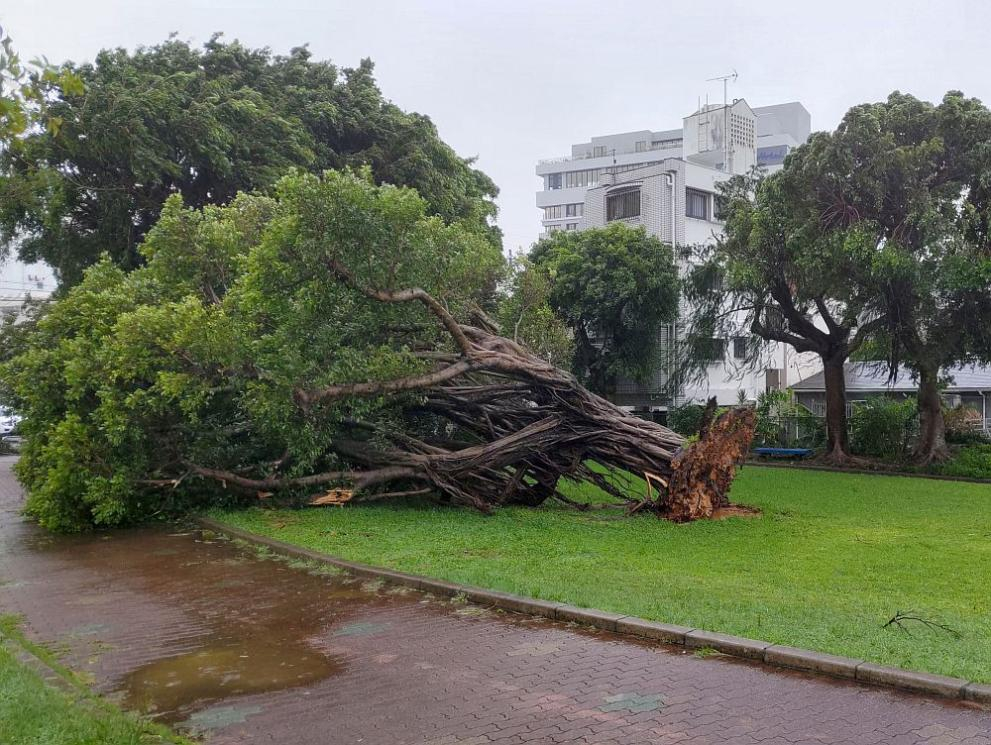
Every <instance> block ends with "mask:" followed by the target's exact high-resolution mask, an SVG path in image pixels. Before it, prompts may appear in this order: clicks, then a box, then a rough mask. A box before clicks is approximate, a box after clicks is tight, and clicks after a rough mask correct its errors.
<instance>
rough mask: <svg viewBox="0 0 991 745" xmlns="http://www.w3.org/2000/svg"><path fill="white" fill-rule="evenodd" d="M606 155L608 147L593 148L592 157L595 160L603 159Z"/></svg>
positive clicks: (598, 146)
mask: <svg viewBox="0 0 991 745" xmlns="http://www.w3.org/2000/svg"><path fill="white" fill-rule="evenodd" d="M605 154H606V146H605V145H596V146H595V147H594V148H592V157H593V158H601V157H602V156H603V155H605Z"/></svg>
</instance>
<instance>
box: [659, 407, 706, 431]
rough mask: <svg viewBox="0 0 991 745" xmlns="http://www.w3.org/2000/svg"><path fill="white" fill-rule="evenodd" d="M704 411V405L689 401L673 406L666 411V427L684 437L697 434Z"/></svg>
mask: <svg viewBox="0 0 991 745" xmlns="http://www.w3.org/2000/svg"><path fill="white" fill-rule="evenodd" d="M704 411H705V407H704V406H703V405H702V404H692V403H689V404H682V405H681V406H675V407H673V408H672V409H671V410H670V411H669V412H668V428H669V429H673V430H674V431H675V432H677V433H678V434H679V435H684V436H685V437H691V436H692V435H697V434H698V432H699V426H700V425H701V424H702V412H704Z"/></svg>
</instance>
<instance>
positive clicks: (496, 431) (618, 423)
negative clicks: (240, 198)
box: [187, 263, 754, 521]
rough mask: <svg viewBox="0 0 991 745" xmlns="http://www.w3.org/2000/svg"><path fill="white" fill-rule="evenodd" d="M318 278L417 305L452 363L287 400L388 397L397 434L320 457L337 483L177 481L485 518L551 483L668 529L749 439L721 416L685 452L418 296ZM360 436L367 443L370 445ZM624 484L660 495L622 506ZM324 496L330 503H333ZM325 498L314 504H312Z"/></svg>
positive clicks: (691, 513)
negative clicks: (664, 520)
mask: <svg viewBox="0 0 991 745" xmlns="http://www.w3.org/2000/svg"><path fill="white" fill-rule="evenodd" d="M331 268H332V271H333V272H334V274H335V275H336V276H337V277H338V278H339V279H340V280H341V281H343V282H345V283H346V284H348V285H350V286H351V287H353V288H354V289H356V290H357V291H358V292H360V293H361V294H363V295H365V296H366V297H368V298H370V299H372V300H375V301H378V302H384V303H404V302H418V303H421V304H422V305H424V306H425V307H426V308H427V309H428V310H429V311H430V312H431V313H432V314H433V315H434V316H435V317H436V318H437V319H438V321H439V322H440V323H441V324H442V325H443V327H444V328H445V330H446V331H447V333H448V334H449V336H450V338H451V341H452V342H453V346H454V349H455V351H454V352H451V353H444V352H439V351H436V350H434V351H432V352H429V353H428V354H425V355H424V358H425V359H429V360H430V361H431V363H432V365H433V367H432V369H430V370H427V371H424V372H421V373H419V374H415V375H410V376H408V377H405V378H400V379H395V380H386V381H370V382H358V383H341V384H335V385H330V386H326V387H323V388H319V389H302V388H301V389H297V390H296V391H295V400H296V403H297V405H298V406H300V407H301V408H302V409H303V410H304V411H305V412H307V413H311V414H313V415H318V414H319V412H320V409H321V407H322V406H323V405H325V404H327V403H331V402H333V401H335V400H338V399H344V398H350V397H362V396H385V395H393V396H401V397H403V398H402V399H401V401H402V402H403V412H404V416H405V420H406V423H407V425H408V426H405V427H403V428H402V429H401V430H396V429H387V428H383V426H382V425H380V424H378V425H377V424H372V423H368V422H353V423H349V425H348V426H351V427H352V428H353V429H354V431H355V436H354V438H353V439H339V440H337V441H335V442H333V443H331V444H330V445H329V446H328V447H329V448H330V450H331V451H332V452H333V453H335V455H337V456H338V457H339V458H341V459H342V460H344V461H346V462H349V463H352V464H357V465H354V466H353V468H352V469H351V470H346V471H330V472H326V473H322V474H315V475H313V476H304V477H294V478H288V477H286V478H280V477H278V476H271V475H269V476H266V477H265V478H259V479H252V478H250V477H247V476H245V475H243V474H235V473H228V472H223V471H218V470H214V469H209V468H204V467H201V466H198V465H194V464H187V465H188V466H189V467H190V469H191V471H193V472H195V473H197V474H199V475H201V476H205V477H209V478H214V479H218V480H222V481H225V482H226V483H229V484H233V485H235V486H239V487H241V488H244V489H248V490H256V491H258V492H259V493H268V492H271V491H275V490H278V489H280V488H296V489H299V488H309V487H316V486H323V487H324V492H326V488H328V487H331V486H335V487H345V488H348V489H350V490H351V491H350V492H349V499H350V500H356V501H357V500H361V499H375V498H384V497H387V496H391V495H394V494H408V493H410V492H416V493H420V492H422V491H423V490H425V489H426V490H430V491H432V492H434V493H436V494H438V495H439V496H440V498H441V499H443V500H445V501H448V502H452V503H456V504H463V505H469V506H471V507H474V508H476V509H479V510H481V511H483V512H489V511H491V510H492V509H493V508H495V507H497V506H499V505H505V504H522V505H530V506H535V505H539V504H541V503H542V502H544V501H545V500H547V499H549V498H561V499H562V500H564V501H568V500H567V499H566V498H565V497H564V495H562V494H561V493H560V492H559V491H558V486H559V482H560V479H561V478H567V479H571V480H575V481H585V482H589V483H592V484H595V485H596V486H599V487H600V488H602V489H604V490H605V491H607V492H608V493H610V494H612V495H613V496H615V497H617V498H619V499H621V500H624V501H626V502H627V503H630V504H631V505H636V507H637V509H646V510H649V511H652V512H655V513H656V514H658V515H661V516H664V517H668V518H670V519H673V520H679V521H684V520H693V519H697V518H702V517H709V516H711V515H712V512H713V510H714V509H716V508H717V507H719V506H721V505H724V504H726V495H727V493H728V491H729V485H730V482H731V481H732V479H733V475H734V473H735V469H736V467H737V465H738V464H739V463H740V461H741V460H742V459H743V457H744V456H745V455H746V453H747V450H748V449H749V445H750V440H751V438H752V436H753V425H754V418H753V412H752V411H742V410H735V411H731V412H728V413H727V414H724V415H723V416H722V417H720V418H719V419H717V420H716V421H715V422H713V423H712V424H711V426H710V427H709V428H708V432H707V433H706V435H705V437H703V438H702V439H700V440H699V441H698V442H696V443H694V444H692V445H689V446H687V447H686V443H685V440H684V438H683V437H681V436H680V435H678V434H677V433H675V432H673V431H672V430H670V429H668V428H666V427H663V426H661V425H659V424H656V423H654V422H651V421H647V420H645V419H641V418H639V417H636V416H634V415H632V414H630V413H629V412H626V411H624V410H622V409H620V408H619V407H618V406H616V405H614V404H612V403H610V402H609V401H607V400H605V399H603V398H601V397H600V396H597V395H595V394H594V393H592V392H590V391H588V390H587V389H586V388H585V387H583V386H582V385H581V384H580V383H579V382H578V381H577V380H576V379H575V377H574V376H572V375H571V374H570V373H568V372H565V371H563V370H561V369H559V368H557V367H555V366H553V365H551V364H549V363H548V362H546V361H544V360H542V359H540V358H539V357H537V356H536V355H534V354H532V353H531V352H529V351H528V350H527V349H525V348H524V347H522V346H521V345H519V344H517V343H516V342H514V341H512V340H510V339H507V338H505V337H502V336H500V335H499V334H498V333H497V330H496V329H495V328H494V327H493V326H492V325H491V324H490V323H489V322H488V321H487V319H485V318H484V316H482V317H476V319H475V325H467V324H462V323H459V322H458V321H457V320H456V319H455V318H454V317H453V316H452V315H451V314H450V313H449V312H448V310H447V309H446V308H445V307H444V305H443V304H442V303H440V302H438V301H437V300H436V299H435V298H433V297H431V296H430V295H429V294H428V293H426V292H425V291H423V290H421V289H416V288H413V289H405V290H397V291H390V290H382V289H377V288H371V287H367V286H364V285H362V284H361V283H360V282H359V281H358V280H356V279H355V277H354V276H353V275H352V274H351V273H350V272H349V271H348V270H347V268H345V267H343V266H341V265H339V264H337V263H333V264H332V266H331ZM370 435H374V436H370ZM624 474H634V475H636V476H641V477H644V478H646V479H647V480H648V482H650V483H653V484H654V485H655V486H657V485H661V486H662V489H661V491H660V492H659V493H658V494H657V496H656V497H653V496H652V495H648V499H646V500H643V499H641V498H640V497H638V496H634V494H633V491H634V490H633V489H631V488H630V486H631V485H630V484H624V483H622V481H623V479H624V478H626V479H627V480H628V476H625V477H624ZM335 494H336V492H335ZM326 501H327V499H326V494H324V496H323V497H317V498H316V499H315V500H314V503H321V502H326Z"/></svg>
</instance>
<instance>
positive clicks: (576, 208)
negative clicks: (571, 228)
mask: <svg viewBox="0 0 991 745" xmlns="http://www.w3.org/2000/svg"><path fill="white" fill-rule="evenodd" d="M584 214H585V205H584V204H582V203H581V202H579V203H577V204H568V205H565V208H564V216H565V217H581V216H582V215H584Z"/></svg>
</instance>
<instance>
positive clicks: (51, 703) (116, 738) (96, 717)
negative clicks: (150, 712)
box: [0, 616, 192, 745]
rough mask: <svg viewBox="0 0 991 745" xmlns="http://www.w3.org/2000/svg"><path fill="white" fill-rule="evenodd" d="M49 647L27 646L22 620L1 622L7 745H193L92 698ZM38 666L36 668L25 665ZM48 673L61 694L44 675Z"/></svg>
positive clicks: (0, 679) (2, 728) (0, 717)
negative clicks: (54, 658) (42, 673)
mask: <svg viewBox="0 0 991 745" xmlns="http://www.w3.org/2000/svg"><path fill="white" fill-rule="evenodd" d="M50 657H51V655H50V654H49V653H48V652H47V650H46V649H45V648H44V647H40V646H38V645H33V644H31V643H30V642H28V641H27V640H26V639H25V638H24V637H23V636H22V635H21V634H20V632H19V630H18V629H17V619H16V618H14V617H12V616H3V617H0V743H3V745H97V744H99V745H153V744H161V745H165V744H166V743H175V744H176V745H181V744H183V743H185V744H186V745H192V741H191V740H188V739H185V738H180V737H178V736H176V735H173V734H172V733H170V732H169V731H168V730H166V729H165V728H164V727H161V726H159V725H157V724H152V723H150V722H146V721H144V720H142V719H139V718H137V717H135V716H132V715H130V714H127V713H125V712H123V711H121V710H120V709H118V708H116V707H114V706H112V705H111V704H109V703H107V702H106V701H104V700H103V699H100V698H99V697H97V696H94V695H93V694H91V693H89V691H88V690H87V689H86V688H85V686H84V685H83V684H82V682H81V680H80V679H79V678H78V677H77V676H74V675H73V674H72V673H71V672H69V671H68V670H66V669H65V668H63V667H61V666H59V665H58V664H57V663H56V662H55V661H54V660H53V659H50ZM25 659H26V660H33V663H32V664H28V663H26V662H25V661H24V660H25ZM45 669H48V670H49V671H50V672H51V674H52V675H53V676H55V679H56V680H61V682H62V683H63V685H62V686H60V687H59V688H56V687H53V686H51V685H49V684H48V683H47V682H45V680H44V679H43V678H42V676H41V674H40V672H39V671H42V670H45Z"/></svg>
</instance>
